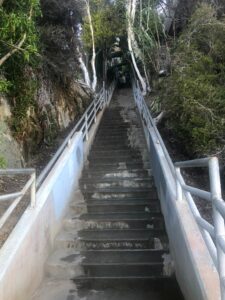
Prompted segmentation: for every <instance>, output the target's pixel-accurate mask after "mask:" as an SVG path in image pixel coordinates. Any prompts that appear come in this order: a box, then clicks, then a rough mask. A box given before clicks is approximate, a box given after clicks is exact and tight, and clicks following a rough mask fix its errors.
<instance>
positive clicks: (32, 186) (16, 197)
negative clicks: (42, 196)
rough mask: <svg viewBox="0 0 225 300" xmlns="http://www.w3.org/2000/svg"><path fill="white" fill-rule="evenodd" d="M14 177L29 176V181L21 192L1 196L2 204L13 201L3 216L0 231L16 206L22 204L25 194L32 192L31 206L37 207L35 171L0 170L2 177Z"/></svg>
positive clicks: (0, 218) (0, 219)
mask: <svg viewBox="0 0 225 300" xmlns="http://www.w3.org/2000/svg"><path fill="white" fill-rule="evenodd" d="M12 175H28V176H29V179H28V181H27V183H26V184H25V186H24V187H23V188H22V190H21V191H19V192H15V193H11V194H6V195H0V203H1V202H2V201H12V203H11V204H10V205H9V207H8V208H7V209H6V211H5V212H4V213H3V215H2V216H1V217H0V229H1V228H2V227H3V225H4V224H5V223H6V221H7V220H8V218H9V217H10V215H11V214H12V213H13V211H14V209H15V208H16V206H17V205H18V204H19V203H20V201H21V200H22V199H23V197H24V196H25V194H26V193H27V192H28V190H30V206H31V208H34V207H35V203H36V172H35V169H7V170H0V176H12Z"/></svg>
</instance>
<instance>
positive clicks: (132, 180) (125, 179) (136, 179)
mask: <svg viewBox="0 0 225 300" xmlns="http://www.w3.org/2000/svg"><path fill="white" fill-rule="evenodd" d="M113 174H114V173H113ZM125 174H126V173H124V175H125ZM152 181H153V177H152V178H151V177H150V176H145V178H142V177H141V178H140V177H132V178H130V177H125V176H121V177H118V176H117V177H115V178H113V177H109V178H108V177H106V178H98V177H97V178H95V177H94V176H93V177H92V178H88V176H87V177H85V176H82V179H80V184H96V183H111V182H112V183H116V182H118V183H120V182H125V183H126V182H130V183H134V184H135V183H151V182H152Z"/></svg>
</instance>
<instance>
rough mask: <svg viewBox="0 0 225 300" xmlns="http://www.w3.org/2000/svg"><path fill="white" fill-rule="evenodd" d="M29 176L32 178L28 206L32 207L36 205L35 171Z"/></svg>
mask: <svg viewBox="0 0 225 300" xmlns="http://www.w3.org/2000/svg"><path fill="white" fill-rule="evenodd" d="M31 178H32V179H33V180H32V184H31V188H30V197H31V202H30V206H31V208H34V207H35V206H36V173H35V172H34V173H33V174H32V175H31Z"/></svg>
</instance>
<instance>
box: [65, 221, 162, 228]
mask: <svg viewBox="0 0 225 300" xmlns="http://www.w3.org/2000/svg"><path fill="white" fill-rule="evenodd" d="M64 228H65V229H77V230H82V229H95V230H97V229H98V230H105V229H153V228H155V229H164V223H163V221H160V220H152V221H151V220H128V221H124V220H121V221H120V220H115V221H96V220H86V221H85V220H74V221H73V222H71V221H66V220H65V221H64Z"/></svg>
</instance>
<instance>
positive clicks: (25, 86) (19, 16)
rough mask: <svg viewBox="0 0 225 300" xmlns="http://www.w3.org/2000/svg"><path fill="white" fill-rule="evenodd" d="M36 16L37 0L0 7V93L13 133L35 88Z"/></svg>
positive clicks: (19, 130) (17, 130)
mask: <svg viewBox="0 0 225 300" xmlns="http://www.w3.org/2000/svg"><path fill="white" fill-rule="evenodd" d="M38 16H40V7H39V1H38V0H25V1H21V0H20V1H13V0H7V1H5V2H4V3H3V5H2V6H1V7H0V28H1V31H0V68H1V69H0V75H1V76H0V93H1V92H6V93H7V94H8V96H9V99H10V102H11V105H12V112H13V116H14V117H13V120H12V124H11V125H12V129H13V131H14V132H15V133H16V134H17V133H20V134H21V133H22V128H23V122H24V118H26V116H27V112H28V109H30V106H31V105H32V103H33V101H34V96H35V93H36V89H37V83H36V82H35V81H36V80H35V76H34V73H33V70H32V68H34V67H36V66H37V63H38V61H39V58H38V53H39V35H38V31H37V26H36V20H37V17H38Z"/></svg>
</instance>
